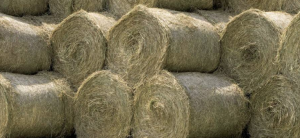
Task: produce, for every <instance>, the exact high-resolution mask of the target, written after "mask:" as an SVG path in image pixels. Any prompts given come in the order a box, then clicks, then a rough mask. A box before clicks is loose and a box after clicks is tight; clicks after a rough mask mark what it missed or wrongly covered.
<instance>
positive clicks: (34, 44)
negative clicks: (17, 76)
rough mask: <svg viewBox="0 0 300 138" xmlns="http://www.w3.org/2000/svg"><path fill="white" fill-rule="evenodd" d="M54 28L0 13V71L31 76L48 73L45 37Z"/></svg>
mask: <svg viewBox="0 0 300 138" xmlns="http://www.w3.org/2000/svg"><path fill="white" fill-rule="evenodd" d="M36 18H37V17H36ZM54 26H55V25H48V24H47V23H43V22H42V20H32V19H30V18H29V17H26V18H16V17H11V16H8V15H5V14H1V13H0V59H1V60H0V71H3V72H14V73H22V74H33V73H37V72H38V71H42V70H49V69H50V65H51V53H52V50H51V47H50V46H49V34H50V32H52V30H54Z"/></svg>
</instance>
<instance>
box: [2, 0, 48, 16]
mask: <svg viewBox="0 0 300 138" xmlns="http://www.w3.org/2000/svg"><path fill="white" fill-rule="evenodd" d="M47 6H48V0H1V1H0V12H2V13H5V14H8V15H14V16H23V15H41V14H44V13H46V12H47V10H48V7H47Z"/></svg>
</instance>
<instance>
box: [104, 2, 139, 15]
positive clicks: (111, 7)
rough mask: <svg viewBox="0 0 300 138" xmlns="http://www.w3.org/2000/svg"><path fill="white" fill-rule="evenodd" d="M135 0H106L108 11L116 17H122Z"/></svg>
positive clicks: (133, 4)
mask: <svg viewBox="0 0 300 138" xmlns="http://www.w3.org/2000/svg"><path fill="white" fill-rule="evenodd" d="M136 1H137V0H108V1H107V8H108V11H109V12H110V13H112V14H114V15H115V16H117V17H119V18H120V17H122V16H123V15H125V14H126V13H127V12H129V11H130V10H131V9H132V8H133V7H134V6H135V4H136V3H137V2H136Z"/></svg>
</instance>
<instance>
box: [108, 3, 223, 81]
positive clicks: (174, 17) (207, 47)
mask: <svg viewBox="0 0 300 138" xmlns="http://www.w3.org/2000/svg"><path fill="white" fill-rule="evenodd" d="M219 59H220V45H219V36H218V33H217V32H216V31H215V30H214V26H212V25H211V24H210V23H209V22H207V21H206V20H205V19H204V18H203V17H201V16H199V15H197V14H193V13H185V12H177V11H171V10H165V9H157V8H147V7H145V6H142V5H138V6H136V7H135V8H134V9H133V10H132V11H130V13H128V14H126V15H125V16H123V17H122V18H121V20H120V21H119V22H118V23H117V25H115V26H114V27H113V28H112V29H111V30H110V32H109V38H108V50H107V66H108V68H109V69H111V70H112V71H113V72H116V73H118V74H120V75H121V76H122V77H123V78H124V79H125V80H126V81H128V82H129V85H130V86H132V85H137V84H139V83H140V82H142V81H143V80H146V79H147V78H149V77H151V76H153V75H155V74H156V73H157V72H158V71H159V70H161V69H162V68H165V69H168V70H170V71H176V72H177V71H179V72H182V71H199V72H212V71H214V70H215V69H216V68H217V66H218V64H219Z"/></svg>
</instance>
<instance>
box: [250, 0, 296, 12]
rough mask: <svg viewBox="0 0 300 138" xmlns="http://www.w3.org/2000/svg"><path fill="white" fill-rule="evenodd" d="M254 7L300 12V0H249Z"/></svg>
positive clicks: (266, 9)
mask: <svg viewBox="0 0 300 138" xmlns="http://www.w3.org/2000/svg"><path fill="white" fill-rule="evenodd" d="M249 4H250V5H251V6H252V7H253V8H257V9H261V10H264V11H286V12H289V13H298V12H299V10H300V1H299V0H249Z"/></svg>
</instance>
